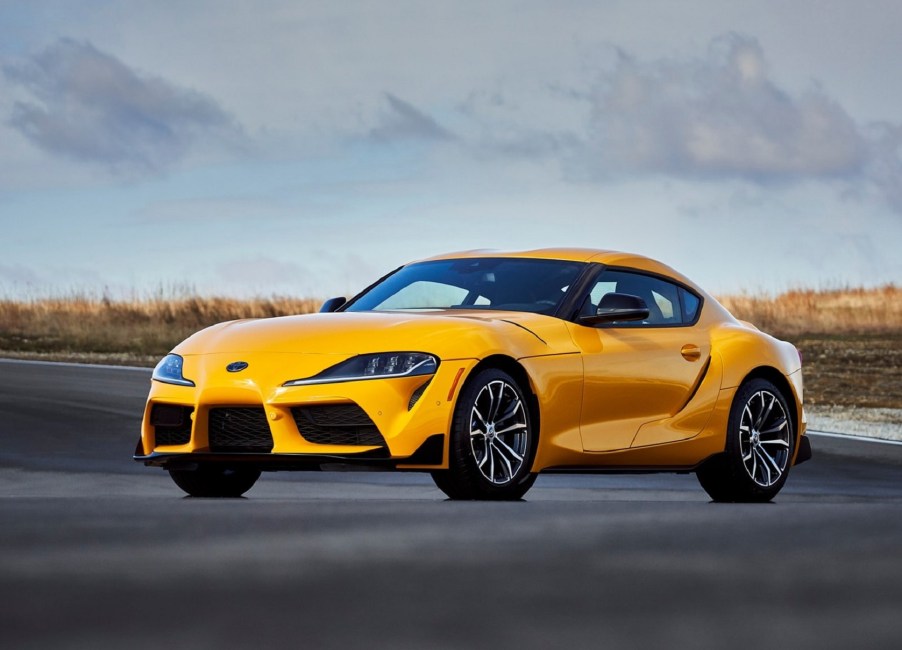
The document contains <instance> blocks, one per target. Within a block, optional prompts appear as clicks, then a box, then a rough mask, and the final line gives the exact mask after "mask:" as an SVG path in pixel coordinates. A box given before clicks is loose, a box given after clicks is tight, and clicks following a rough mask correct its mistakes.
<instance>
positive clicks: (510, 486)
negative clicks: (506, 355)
mask: <svg viewBox="0 0 902 650" xmlns="http://www.w3.org/2000/svg"><path fill="white" fill-rule="evenodd" d="M537 444H538V431H537V430H536V429H535V427H534V425H533V423H532V416H531V413H530V411H529V406H528V402H527V398H526V394H525V393H524V392H523V389H522V388H521V387H520V386H519V384H518V383H517V382H516V380H514V379H513V378H512V377H511V376H510V375H509V374H507V373H506V372H504V371H502V370H498V369H496V368H487V369H485V370H482V371H480V372H478V373H477V374H476V375H475V376H474V377H473V378H472V379H471V380H470V381H468V382H467V384H466V385H465V386H464V388H463V390H462V391H461V393H460V397H459V398H458V400H457V406H456V407H455V409H454V418H453V420H452V425H451V440H450V443H449V445H448V448H449V458H448V469H447V470H443V471H437V472H433V473H432V479H433V480H434V481H435V485H436V486H437V487H438V489H440V490H441V491H442V492H444V493H445V494H446V495H448V497H450V498H451V499H466V500H495V501H513V500H517V499H520V498H522V497H523V495H524V494H526V492H527V491H528V490H529V488H530V487H532V484H533V483H535V480H536V475H535V474H533V473H531V472H530V469H531V468H532V461H533V459H534V458H535V451H536V446H537Z"/></svg>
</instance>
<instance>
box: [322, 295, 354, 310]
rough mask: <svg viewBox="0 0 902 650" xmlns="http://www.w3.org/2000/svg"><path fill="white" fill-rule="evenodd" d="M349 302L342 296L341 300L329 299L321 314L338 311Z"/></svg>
mask: <svg viewBox="0 0 902 650" xmlns="http://www.w3.org/2000/svg"><path fill="white" fill-rule="evenodd" d="M346 302H347V298H345V297H344V296H342V297H341V298H329V299H328V300H327V301H326V302H324V303H323V306H322V307H320V308H319V313H321V314H328V313H330V312H333V311H338V308H339V307H341V306H342V305H343V304H345V303H346Z"/></svg>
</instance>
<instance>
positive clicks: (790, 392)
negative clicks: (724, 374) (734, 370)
mask: <svg viewBox="0 0 902 650" xmlns="http://www.w3.org/2000/svg"><path fill="white" fill-rule="evenodd" d="M754 379H765V380H767V381H769V382H770V383H772V384H773V385H774V386H776V387H777V389H779V391H780V392H781V393H783V397H784V399H786V401H787V402H792V404H791V405H790V409H789V417H790V418H791V419H792V430H793V435H794V437H795V439H796V449H798V438H799V398H798V396H797V395H796V393H795V390H794V389H793V387H792V384H791V383H790V382H789V380H788V379H787V378H786V375H784V374H783V373H782V372H780V371H779V370H777V369H776V368H774V367H773V366H758V367H757V368H755V369H753V370H752V371H751V372H749V373H748V374H747V375H746V376H745V377H743V378H742V381H741V382H740V384H739V385H740V387H741V386H744V385H745V384H747V383H748V382H750V381H752V380H754ZM794 451H795V450H794Z"/></svg>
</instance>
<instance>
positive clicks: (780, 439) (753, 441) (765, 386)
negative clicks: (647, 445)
mask: <svg viewBox="0 0 902 650" xmlns="http://www.w3.org/2000/svg"><path fill="white" fill-rule="evenodd" d="M794 444H795V435H794V432H793V427H792V418H790V417H789V406H788V404H787V402H786V398H785V397H784V396H783V393H782V392H781V391H780V389H779V388H777V387H776V386H774V385H773V384H772V383H770V382H769V381H767V380H765V379H753V380H752V381H750V382H748V383H746V384H743V385H742V386H741V387H740V388H739V390H738V391H737V393H736V397H735V398H734V399H733V405H732V407H731V408H730V418H729V420H728V424H727V441H726V449H725V451H724V453H723V454H721V455H719V456H716V457H714V458H712V459H710V460H708V461H707V462H706V463H705V464H703V465H702V466H701V467H699V468H698V470H697V471H696V475H697V476H698V480H699V483H701V486H702V487H703V488H704V489H705V492H707V493H708V495H709V496H710V497H711V498H712V499H713V500H714V501H726V502H765V501H770V500H771V499H773V498H774V497H775V496H776V495H777V493H778V492H779V491H780V490H781V488H782V487H783V484H784V483H785V482H786V476H787V474H788V473H789V464H790V461H791V460H792V452H793V446H794Z"/></svg>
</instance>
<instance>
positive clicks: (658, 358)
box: [135, 249, 811, 501]
mask: <svg viewBox="0 0 902 650" xmlns="http://www.w3.org/2000/svg"><path fill="white" fill-rule="evenodd" d="M810 457H811V447H810V444H809V442H808V438H807V437H806V436H805V415H804V412H803V410H802V372H801V357H800V355H799V353H798V351H797V350H796V349H795V348H794V347H793V346H792V345H790V344H789V343H786V342H783V341H779V340H777V339H774V338H773V337H771V336H769V335H767V334H764V333H762V332H760V331H758V330H757V329H756V328H755V327H753V326H752V325H750V324H748V323H744V322H741V321H737V320H736V319H735V318H733V316H731V315H730V313H729V312H727V310H726V309H724V307H722V306H721V305H720V304H719V303H718V302H717V301H716V300H714V299H713V298H712V297H711V296H709V295H708V294H707V293H705V292H704V291H703V290H702V289H700V288H699V287H698V286H697V285H695V284H694V283H693V282H691V281H690V280H688V279H687V278H685V277H683V276H682V275H681V274H679V273H677V272H676V271H674V270H673V269H671V268H669V267H667V266H665V265H664V264H661V263H659V262H656V261H653V260H651V259H648V258H645V257H641V256H639V255H631V254H626V253H617V252H611V251H599V250H588V249H547V250H534V251H525V252H515V253H511V252H488V251H470V252H464V253H456V254H451V255H442V256H439V257H434V258H431V259H427V260H424V261H420V262H414V263H411V264H408V265H406V266H402V267H400V268H399V269H397V270H395V271H394V272H392V273H389V274H388V275H386V276H385V277H383V278H382V279H380V280H378V281H377V282H376V283H375V284H373V285H371V286H370V287H368V288H367V289H365V290H364V291H362V292H361V293H360V294H358V295H357V296H355V297H354V298H351V299H350V300H345V299H344V298H333V299H331V300H329V301H327V302H326V303H325V304H324V305H323V309H322V310H321V313H319V314H308V315H302V316H288V317H282V318H265V319H258V320H239V321H231V322H228V323H220V324H218V325H214V326H213V327H209V328H207V329H205V330H203V331H201V332H198V333H197V334H194V335H193V336H191V337H190V338H188V339H187V340H185V341H184V342H182V343H181V344H179V345H178V346H177V347H176V348H175V349H174V350H173V351H172V353H171V354H168V355H167V356H166V357H164V358H163V359H162V360H161V361H160V363H159V364H158V365H157V367H156V368H155V369H154V372H153V381H152V382H151V389H150V395H149V397H148V400H147V407H146V410H145V412H144V421H143V428H142V432H141V439H140V441H139V442H138V447H137V450H136V452H135V460H137V461H140V462H143V463H145V464H147V465H154V466H159V467H163V468H165V469H167V470H168V471H169V473H170V475H171V476H172V479H173V480H174V481H175V483H176V484H177V485H178V486H179V487H180V488H182V489H183V490H184V491H185V492H187V493H188V494H190V495H193V496H204V497H236V496H240V495H241V494H243V493H244V492H246V491H247V490H249V489H250V488H251V487H252V486H253V485H254V483H255V482H256V481H257V479H258V478H259V477H260V473H261V472H262V471H274V470H320V469H341V468H343V467H344V468H348V467H358V468H381V469H385V468H389V469H395V470H410V471H419V472H429V473H430V474H431V475H432V478H433V479H434V481H435V484H436V485H437V486H438V487H439V489H441V490H442V491H443V492H444V493H445V494H447V495H448V496H449V497H450V498H452V499H519V498H521V497H522V496H523V495H524V494H525V493H526V491H527V490H528V489H529V488H530V486H532V484H533V482H534V481H535V479H536V475H537V474H538V473H539V472H648V471H654V472H695V474H696V475H697V476H698V479H699V482H700V483H701V485H702V487H703V488H704V489H705V491H706V492H707V493H708V494H709V495H710V496H711V498H712V499H714V500H715V501H768V500H770V499H772V498H773V497H774V496H775V495H776V494H777V492H779V491H780V489H781V488H782V487H783V484H784V483H785V482H786V477H787V474H788V473H789V468H790V467H791V466H792V465H793V464H797V463H800V462H802V461H804V460H807V459H808V458H810Z"/></svg>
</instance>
